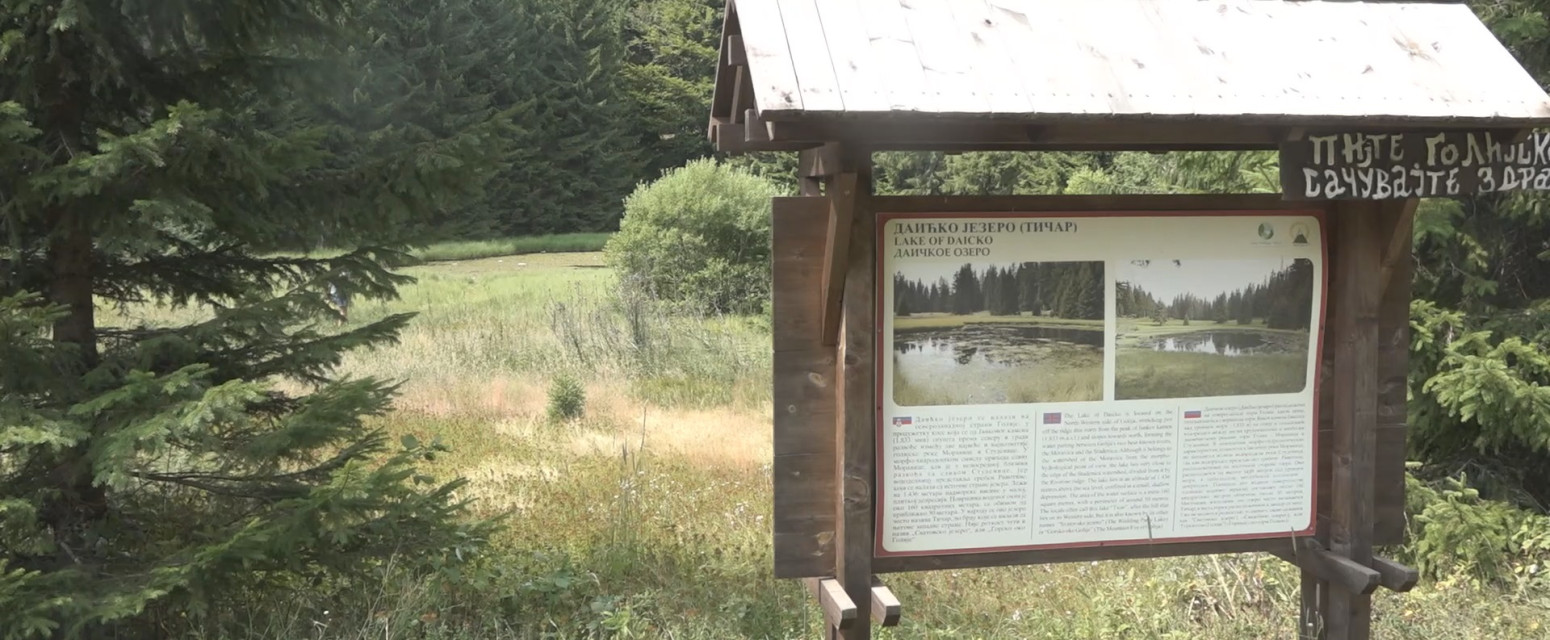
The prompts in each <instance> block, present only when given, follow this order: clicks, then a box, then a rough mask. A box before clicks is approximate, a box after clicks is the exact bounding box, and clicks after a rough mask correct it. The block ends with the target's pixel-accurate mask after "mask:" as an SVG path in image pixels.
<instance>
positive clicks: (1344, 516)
mask: <svg viewBox="0 0 1550 640" xmlns="http://www.w3.org/2000/svg"><path fill="white" fill-rule="evenodd" d="M1403 204H1404V203H1402V202H1401V203H1393V204H1388V203H1380V202H1368V201H1353V202H1349V203H1341V204H1340V205H1339V206H1337V207H1336V208H1335V215H1334V216H1332V219H1333V222H1334V227H1335V231H1336V232H1337V234H1336V238H1335V243H1334V245H1335V246H1334V249H1335V250H1334V254H1335V255H1334V260H1333V264H1332V265H1331V266H1332V267H1333V271H1332V277H1331V278H1330V281H1331V282H1332V286H1333V288H1334V289H1335V294H1334V296H1333V297H1334V298H1335V308H1334V309H1333V313H1334V323H1333V330H1332V331H1331V332H1330V333H1331V339H1332V340H1333V341H1334V344H1335V363H1334V364H1335V366H1334V371H1335V380H1334V387H1333V394H1332V395H1333V396H1334V402H1333V405H1334V407H1333V409H1334V411H1333V414H1332V415H1333V419H1334V442H1333V443H1332V445H1333V454H1334V457H1333V460H1332V463H1333V469H1332V471H1333V473H1332V474H1331V475H1332V483H1331V485H1332V486H1331V494H1330V495H1331V498H1330V502H1331V509H1330V529H1329V549H1330V551H1332V552H1334V553H1335V554H1336V555H1339V556H1343V557H1345V558H1348V559H1350V560H1351V561H1353V562H1356V563H1357V564H1360V565H1363V566H1371V564H1372V537H1373V523H1374V521H1375V517H1374V512H1375V505H1376V500H1375V495H1376V494H1375V492H1374V489H1373V477H1374V470H1375V468H1376V460H1377V431H1378V429H1377V426H1378V305H1379V301H1380V298H1381V294H1382V291H1381V288H1380V286H1381V277H1382V266H1383V252H1384V250H1385V249H1386V248H1387V246H1388V243H1389V239H1390V237H1391V234H1392V229H1383V228H1382V222H1383V218H1384V216H1383V215H1382V214H1383V211H1382V207H1384V206H1403ZM1330 587H1331V589H1330V599H1329V608H1328V610H1327V611H1326V615H1325V617H1326V623H1327V626H1328V630H1329V631H1328V638H1329V639H1330V640H1369V638H1371V637H1372V596H1371V595H1368V594H1363V593H1360V592H1358V591H1355V590H1350V589H1346V588H1343V587H1342V586H1341V585H1340V584H1337V583H1334V582H1331V583H1330Z"/></svg>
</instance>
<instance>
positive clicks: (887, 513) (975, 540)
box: [876, 211, 1326, 556]
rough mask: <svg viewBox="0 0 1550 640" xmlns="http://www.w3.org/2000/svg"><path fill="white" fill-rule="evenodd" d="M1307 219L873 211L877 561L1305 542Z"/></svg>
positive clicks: (1315, 267) (1311, 477) (1321, 259)
mask: <svg viewBox="0 0 1550 640" xmlns="http://www.w3.org/2000/svg"><path fill="white" fill-rule="evenodd" d="M1324 237H1325V235H1324V230H1323V216H1322V213H1321V212H1317V211H1309V212H1287V211H1266V212H1199V213H1179V212H1167V213H1155V214H1153V213H1146V212H1123V213H1114V214H1091V213H1072V214H1042V213H1041V214H1027V215H1025V214H952V215H946V214H897V215H890V214H882V215H880V216H879V224H878V251H879V261H878V262H879V270H880V273H879V283H880V284H881V287H880V289H881V291H880V295H879V309H878V312H879V315H878V317H879V318H880V319H881V328H882V330H881V331H880V332H879V334H878V352H877V353H878V354H879V357H878V369H879V370H878V377H877V379H878V389H877V401H878V408H879V421H878V427H877V429H878V448H877V470H878V471H877V473H878V488H877V511H876V515H877V527H876V530H877V540H876V542H877V548H876V554H877V555H879V556H893V555H934V554H946V553H968V552H984V551H1004V550H1005V551H1009V550H1017V549H1032V548H1053V547H1078V546H1096V545H1118V544H1152V543H1161V542H1182V541H1190V540H1228V539H1240V538H1264V537H1273V536H1289V535H1293V534H1307V533H1311V531H1312V529H1313V526H1314V522H1313V521H1314V501H1315V496H1316V495H1317V491H1316V487H1315V486H1314V483H1315V482H1316V476H1317V474H1316V469H1317V466H1316V461H1315V452H1316V451H1317V446H1316V445H1317V443H1316V438H1317V434H1318V431H1317V426H1316V421H1317V416H1318V411H1317V407H1316V406H1315V405H1316V402H1317V388H1318V384H1317V379H1316V378H1317V375H1318V366H1317V363H1318V354H1319V353H1320V351H1321V348H1320V345H1321V340H1322V327H1321V321H1322V318H1323V317H1324V316H1323V307H1324V298H1325V290H1326V274H1325V268H1324V264H1325V255H1326V248H1325V241H1324Z"/></svg>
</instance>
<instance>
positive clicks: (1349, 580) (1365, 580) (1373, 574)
mask: <svg viewBox="0 0 1550 640" xmlns="http://www.w3.org/2000/svg"><path fill="white" fill-rule="evenodd" d="M1271 555H1274V556H1276V557H1278V558H1280V559H1282V560H1285V561H1287V562H1290V563H1292V564H1294V565H1297V566H1298V567H1300V568H1302V569H1303V570H1304V571H1308V572H1311V573H1313V574H1314V575H1316V576H1318V578H1319V579H1320V580H1323V581H1325V582H1328V583H1330V584H1334V585H1338V586H1339V587H1340V588H1342V589H1345V590H1347V591H1350V592H1352V593H1360V594H1364V595H1365V594H1370V593H1372V592H1373V591H1376V590H1377V589H1378V582H1379V579H1380V576H1379V575H1378V572H1377V571H1376V570H1374V569H1372V568H1371V567H1368V566H1366V565H1362V564H1357V563H1355V562H1353V561H1351V560H1350V559H1349V558H1344V557H1341V556H1338V555H1335V554H1333V553H1330V552H1329V551H1328V550H1327V549H1325V548H1324V547H1323V546H1322V545H1320V544H1319V543H1318V542H1317V541H1314V540H1311V539H1304V540H1303V543H1302V545H1301V546H1300V547H1298V548H1297V549H1296V550H1295V551H1288V550H1285V549H1281V550H1277V551H1272V552H1271Z"/></svg>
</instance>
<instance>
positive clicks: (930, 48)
mask: <svg viewBox="0 0 1550 640" xmlns="http://www.w3.org/2000/svg"><path fill="white" fill-rule="evenodd" d="M947 3H948V0H899V5H900V8H901V9H902V10H903V12H904V22H905V24H907V25H909V30H910V35H911V37H912V38H913V39H914V41H915V53H916V55H918V56H920V67H921V70H922V71H923V72H924V73H925V76H926V91H927V94H928V96H929V97H930V99H931V101H932V103H931V109H930V110H931V112H933V113H975V114H987V113H1026V112H1027V111H1028V101H1027V100H1025V99H1022V97H1021V96H1017V97H1015V98H1013V99H1011V100H1002V101H1000V102H994V101H992V100H991V96H990V93H991V92H990V91H988V90H987V89H989V86H990V85H986V84H985V83H983V81H982V80H981V79H980V78H979V77H977V76H976V74H975V71H974V66H975V64H977V63H978V60H974V59H972V58H970V57H969V54H970V53H972V52H973V47H972V43H971V42H970V40H969V39H968V37H967V36H965V35H964V34H963V33H962V32H960V31H959V30H958V24H957V22H956V21H955V20H954V19H953V12H952V9H951V8H949V6H948V4H947Z"/></svg>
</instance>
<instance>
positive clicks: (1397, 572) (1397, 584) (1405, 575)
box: [1372, 556, 1421, 593]
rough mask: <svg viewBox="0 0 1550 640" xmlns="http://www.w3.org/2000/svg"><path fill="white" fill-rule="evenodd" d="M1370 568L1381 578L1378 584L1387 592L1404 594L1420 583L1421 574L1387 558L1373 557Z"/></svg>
mask: <svg viewBox="0 0 1550 640" xmlns="http://www.w3.org/2000/svg"><path fill="white" fill-rule="evenodd" d="M1372 568H1373V569H1376V570H1377V571H1378V574H1379V575H1381V576H1382V578H1381V580H1380V582H1379V584H1382V585H1383V588H1385V589H1388V590H1389V591H1394V592H1398V593H1404V592H1406V591H1409V590H1411V589H1414V588H1415V585H1416V583H1419V582H1420V581H1421V572H1420V571H1416V570H1415V569H1414V568H1411V567H1407V566H1405V565H1402V564H1400V563H1398V562H1394V561H1393V560H1390V559H1388V558H1380V557H1377V556H1374V557H1373V559H1372Z"/></svg>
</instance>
